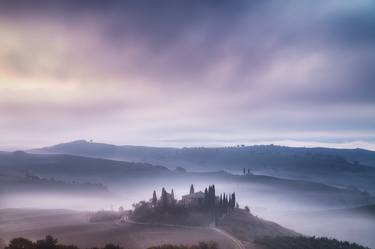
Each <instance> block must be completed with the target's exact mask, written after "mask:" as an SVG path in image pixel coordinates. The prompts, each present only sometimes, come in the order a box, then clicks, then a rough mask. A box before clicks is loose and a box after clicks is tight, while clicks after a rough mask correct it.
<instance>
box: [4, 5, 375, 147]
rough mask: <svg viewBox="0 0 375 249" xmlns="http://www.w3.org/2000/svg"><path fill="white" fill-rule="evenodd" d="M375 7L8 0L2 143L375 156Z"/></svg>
mask: <svg viewBox="0 0 375 249" xmlns="http://www.w3.org/2000/svg"><path fill="white" fill-rule="evenodd" d="M374 13H375V1H373V0H352V1H351V0H346V1H341V0H317V1H304V0H296V1H289V0H286V1H252V0H246V1H237V0H228V1H221V0H218V1H206V0H202V1H198V0H191V1H180V0H177V1H158V0H155V1H112V0H106V1H101V0H93V1H84V0H66V1H55V0H45V1H41V0H36V1H26V0H21V1H11V0H9V1H4V0H0V150H13V149H24V148H32V147H40V146H46V145H52V144H56V143H60V142H67V141H71V140H77V139H88V140H89V139H92V140H94V141H98V142H106V143H114V144H134V145H153V146H173V147H182V146H221V145H234V144H249V145H250V144H268V143H277V144H283V145H293V146H329V147H344V148H352V147H353V148H356V147H362V148H367V149H372V150H375V15H374Z"/></svg>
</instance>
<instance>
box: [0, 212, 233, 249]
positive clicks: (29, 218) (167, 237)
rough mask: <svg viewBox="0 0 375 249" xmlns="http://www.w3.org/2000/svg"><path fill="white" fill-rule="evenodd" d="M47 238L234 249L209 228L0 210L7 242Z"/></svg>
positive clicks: (86, 244)
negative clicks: (200, 244) (207, 243)
mask: <svg viewBox="0 0 375 249" xmlns="http://www.w3.org/2000/svg"><path fill="white" fill-rule="evenodd" d="M47 234H50V235H52V236H54V237H56V238H58V239H59V241H60V242H61V243H64V244H70V243H72V244H75V245H77V246H79V247H81V248H88V247H93V246H103V245H104V244H106V243H109V242H111V243H115V244H119V245H121V246H123V247H125V248H135V249H138V248H139V249H143V248H147V247H150V246H156V245H161V244H166V243H168V244H187V245H192V244H196V243H198V242H199V241H216V242H217V243H218V244H219V246H220V248H223V249H224V248H225V249H231V248H236V247H235V244H234V243H233V241H231V240H230V239H228V238H226V237H225V236H223V235H221V234H220V233H217V232H215V231H214V230H212V229H209V228H204V227H202V228H189V227H168V226H158V225H139V224H121V225H119V224H116V223H113V222H99V223H90V222H89V221H88V215H87V214H86V213H83V212H74V211H69V210H32V209H2V210H0V235H1V237H2V238H3V239H5V240H6V241H9V239H11V238H14V237H19V236H22V237H26V238H29V239H33V240H36V239H41V238H43V237H44V236H45V235H47Z"/></svg>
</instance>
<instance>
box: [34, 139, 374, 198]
mask: <svg viewBox="0 0 375 249" xmlns="http://www.w3.org/2000/svg"><path fill="white" fill-rule="evenodd" d="M31 152H32V153H63V154H72V155H81V156H88V157H95V158H109V159H116V160H127V161H134V162H144V163H151V164H155V165H164V166H167V167H170V168H175V167H177V166H182V167H185V168H187V169H189V170H198V171H212V170H227V171H229V172H238V173H241V172H242V169H243V168H248V169H250V170H251V171H253V172H258V173H261V174H267V175H273V176H278V177H288V178H295V179H304V180H310V181H317V182H322V183H326V184H331V185H342V186H348V187H357V188H360V189H364V190H369V191H371V192H375V182H374V181H373V179H374V177H375V167H370V166H367V165H372V166H375V164H373V163H372V162H374V160H375V152H372V151H367V150H361V149H354V150H348V149H330V148H293V147H284V146H274V145H261V146H238V147H221V148H220V147H219V148H203V147H201V148H182V149H177V148H157V147H142V146H116V145H110V144H102V143H90V142H86V141H84V140H79V141H75V142H70V143H64V144H59V145H55V146H51V147H45V148H41V149H35V150H31Z"/></svg>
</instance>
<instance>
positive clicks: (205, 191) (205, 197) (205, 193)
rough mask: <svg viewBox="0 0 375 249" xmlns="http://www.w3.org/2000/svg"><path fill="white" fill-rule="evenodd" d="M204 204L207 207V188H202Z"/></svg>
mask: <svg viewBox="0 0 375 249" xmlns="http://www.w3.org/2000/svg"><path fill="white" fill-rule="evenodd" d="M204 205H205V207H206V208H208V190H207V188H205V189H204Z"/></svg>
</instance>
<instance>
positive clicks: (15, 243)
mask: <svg viewBox="0 0 375 249" xmlns="http://www.w3.org/2000/svg"><path fill="white" fill-rule="evenodd" d="M5 248H6V249H34V248H35V244H34V243H33V242H32V241H31V240H28V239H25V238H14V239H12V240H11V241H10V242H9V245H8V246H7V247H5Z"/></svg>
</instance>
